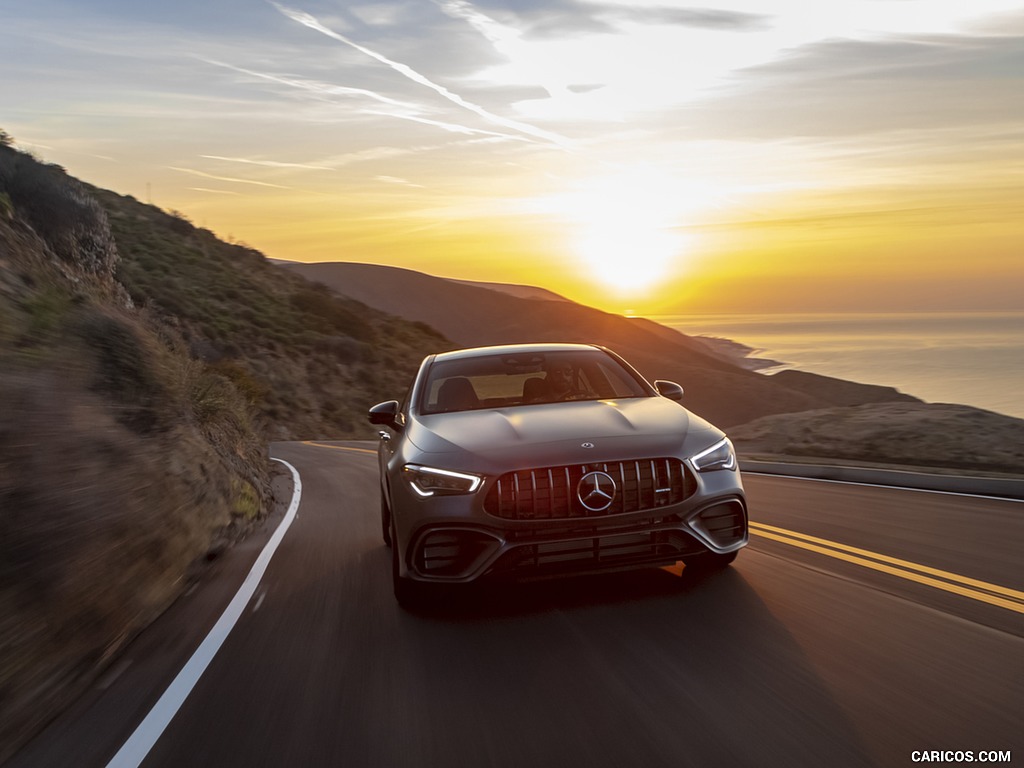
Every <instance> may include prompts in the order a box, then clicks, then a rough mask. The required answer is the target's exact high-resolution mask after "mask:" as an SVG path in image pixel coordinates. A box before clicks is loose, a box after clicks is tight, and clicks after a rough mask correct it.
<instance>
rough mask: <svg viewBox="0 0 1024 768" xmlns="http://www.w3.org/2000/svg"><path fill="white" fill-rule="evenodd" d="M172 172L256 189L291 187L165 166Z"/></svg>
mask: <svg viewBox="0 0 1024 768" xmlns="http://www.w3.org/2000/svg"><path fill="white" fill-rule="evenodd" d="M167 167H168V168H170V169H171V170H172V171H178V172H180V173H191V174H192V175H193V176H199V177H200V178H203V179H213V180H215V181H230V182H232V183H234V184H255V185H256V186H257V187H273V188H274V189H291V187H282V186H281V185H280V184H270V183H268V182H266V181H253V180H252V179H235V178H232V177H231V176H214V175H213V174H211V173H203V172H202V171H196V170H194V169H192V168H179V167H177V166H174V165H169V166H167Z"/></svg>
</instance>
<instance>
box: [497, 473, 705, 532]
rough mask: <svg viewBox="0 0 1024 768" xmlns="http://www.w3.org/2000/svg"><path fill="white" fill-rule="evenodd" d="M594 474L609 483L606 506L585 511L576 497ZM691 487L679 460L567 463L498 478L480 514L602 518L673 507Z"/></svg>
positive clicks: (520, 517) (691, 480) (693, 484)
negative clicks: (612, 490) (611, 482)
mask: <svg viewBox="0 0 1024 768" xmlns="http://www.w3.org/2000/svg"><path fill="white" fill-rule="evenodd" d="M594 471H599V472H604V473H605V474H607V475H608V476H609V477H611V478H612V480H614V481H615V494H614V498H613V499H612V502H611V505H610V506H609V507H607V508H606V509H601V510H599V511H594V510H592V509H588V508H587V507H585V506H584V505H583V504H582V503H581V502H580V500H579V498H578V496H577V494H576V489H577V486H578V485H579V482H580V480H581V479H582V478H583V476H584V475H586V474H587V473H588V472H594ZM696 488H697V481H696V480H695V479H694V477H693V475H692V474H691V473H690V470H689V469H687V467H686V465H684V464H683V463H682V462H681V461H680V460H679V459H637V460H633V461H615V462H600V463H595V464H572V465H567V466H560V467H544V468H541V469H525V470H519V471H517V472H508V473H506V474H504V475H502V476H501V477H500V478H498V481H497V482H496V483H495V484H494V485H493V486H491V490H490V492H489V493H488V494H487V498H486V499H485V500H484V509H485V510H486V511H487V513H488V514H491V515H494V516H495V517H500V518H504V519H506V520H562V519H571V518H581V517H583V518H585V517H605V516H607V515H621V514H624V513H627V512H641V511H644V510H650V509H658V508H659V507H665V506H668V505H670V504H678V503H679V502H681V501H683V500H685V499H687V498H689V497H690V496H692V495H693V493H694V492H695V491H696ZM591 506H594V505H593V504H592V505H591Z"/></svg>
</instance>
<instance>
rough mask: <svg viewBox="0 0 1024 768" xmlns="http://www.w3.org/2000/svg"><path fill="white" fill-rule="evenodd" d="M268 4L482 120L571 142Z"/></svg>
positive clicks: (307, 16) (301, 14)
mask: <svg viewBox="0 0 1024 768" xmlns="http://www.w3.org/2000/svg"><path fill="white" fill-rule="evenodd" d="M268 2H270V4H271V5H273V6H274V7H275V8H276V9H277V10H278V11H279V12H281V13H282V14H284V15H285V16H287V17H288V18H289V19H291V20H292V21H297V22H298V23H299V24H302V25H304V26H307V27H309V28H310V29H315V30H316V31H317V32H320V33H322V34H324V35H327V36H328V37H330V38H333V39H334V40H337V41H338V42H340V43H344V44H345V45H347V46H349V47H350V48H354V49H355V50H357V51H359V52H360V53H362V54H364V55H366V56H369V57H370V58H371V59H374V60H375V61H379V62H380V63H381V64H384V65H386V66H388V67H390V68H391V69H393V70H395V72H398V73H399V74H400V75H402V76H404V77H406V78H408V79H409V80H412V81H413V82H414V83H418V84H419V85H423V86H426V87H427V88H429V89H431V90H432V91H434V92H435V93H437V94H439V95H440V96H443V97H444V98H446V99H448V101H450V102H452V103H453V104H456V105H458V106H460V107H462V108H463V109H468V110H469V111H470V112H473V113H474V114H476V115H479V116H480V117H482V118H484V119H485V120H487V121H489V122H492V123H496V124H498V125H501V126H504V127H505V128H509V129H511V130H513V131H519V132H520V133H524V134H526V135H528V136H533V137H535V138H538V139H543V140H544V141H548V142H551V143H552V144H556V145H557V146H559V147H563V148H565V147H566V146H567V145H568V143H569V142H568V140H567V139H566V138H565V137H564V136H559V135H558V134H556V133H551V132H550V131H545V130H543V129H541V128H537V127H535V126H532V125H529V124H528V123H521V122H519V121H518V120H509V119H508V118H504V117H501V116H500V115H495V114H493V113H491V112H488V111H487V110H486V109H484V108H483V107H481V106H478V105H476V104H473V103H472V102H469V101H466V100H465V99H464V98H462V97H461V96H459V95H458V94H457V93H452V92H451V91H449V90H448V89H447V88H445V87H444V86H443V85H438V84H437V83H435V82H433V81H432V80H430V79H429V78H427V77H424V76H423V75H421V74H420V73H419V72H417V71H416V70H414V69H413V68H412V67H409V66H407V65H405V64H402V63H400V62H397V61H392V60H391V59H389V58H388V57H387V56H383V55H381V54H379V53H377V52H376V51H372V50H370V49H369V48H366V47H365V46H362V45H360V44H359V43H357V42H355V41H354V40H349V39H348V38H347V37H345V36H344V35H341V34H338V33H337V32H335V31H334V30H333V29H330V28H329V27H325V26H324V25H323V24H321V23H320V22H319V21H318V20H317V18H316V17H315V16H312V15H310V14H308V13H305V12H303V11H297V10H295V9H292V8H287V7H285V6H283V5H279V4H278V3H276V2H274V1H273V0H268Z"/></svg>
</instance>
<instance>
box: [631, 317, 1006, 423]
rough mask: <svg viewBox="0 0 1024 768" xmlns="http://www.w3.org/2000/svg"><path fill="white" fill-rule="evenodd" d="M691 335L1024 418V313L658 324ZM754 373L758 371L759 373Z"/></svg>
mask: <svg viewBox="0 0 1024 768" xmlns="http://www.w3.org/2000/svg"><path fill="white" fill-rule="evenodd" d="M649 319H650V320H653V321H655V322H658V323H661V324H662V325H666V326H669V327H670V328H675V329H677V330H679V331H681V332H682V333H685V334H687V335H689V336H707V337H713V338H717V339H729V340H731V341H734V342H737V343H739V344H741V345H744V346H745V347H749V348H750V349H749V353H748V357H749V358H767V359H769V360H771V361H775V363H776V364H774V365H772V364H763V365H758V366H756V367H759V368H760V369H761V370H762V371H763V372H764V373H771V372H773V371H777V370H782V369H784V368H795V369H799V370H802V371H810V372H813V373H820V374H824V375H826V376H835V377H838V378H841V379H848V380H851V381H858V382H863V383H865V384H881V385H885V386H890V387H896V388H897V389H898V390H900V391H901V392H904V393H906V394H908V395H913V396H915V397H919V398H921V399H922V400H925V401H927V402H933V403H960V404H963V405H972V406H975V407H978V408H984V409H986V410H990V411H996V412H997V413H1002V414H1006V415H1008V416H1016V417H1018V418H1024V312H957V313H900V314H781V315H780V314H770V315H659V316H652V317H649ZM752 367H754V366H752Z"/></svg>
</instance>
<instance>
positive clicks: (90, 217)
mask: <svg viewBox="0 0 1024 768" xmlns="http://www.w3.org/2000/svg"><path fill="white" fill-rule="evenodd" d="M0 193H4V194H6V195H7V197H8V199H9V201H10V203H11V207H12V208H13V209H14V210H16V211H17V213H18V214H19V215H21V216H22V217H23V218H24V219H25V220H26V221H27V222H28V223H29V225H31V227H32V228H33V229H34V230H35V231H36V233H37V234H38V235H39V236H40V237H41V238H43V240H44V241H45V242H46V244H47V245H49V246H50V248H51V250H53V252H54V253H55V254H56V255H57V256H58V257H59V258H61V259H62V260H64V261H66V262H69V263H72V264H75V265H76V266H77V267H79V268H80V269H82V270H84V271H85V272H89V273H94V274H106V275H110V274H113V270H114V265H115V264H116V262H117V249H116V247H115V245H114V238H113V235H112V234H111V232H110V224H109V222H108V220H107V214H106V213H105V212H104V210H103V209H102V208H101V207H100V206H99V204H98V203H97V202H96V201H95V200H93V198H92V197H90V196H89V194H88V192H87V191H86V190H85V187H84V186H82V184H81V183H80V182H78V181H76V180H75V179H72V178H71V177H69V176H68V175H67V174H65V173H64V171H63V170H62V169H60V168H58V167H56V166H52V165H46V164H43V163H40V162H38V161H36V160H35V159H33V158H31V157H29V156H28V155H25V154H23V153H21V152H16V151H14V150H12V149H10V148H8V147H0Z"/></svg>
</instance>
